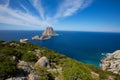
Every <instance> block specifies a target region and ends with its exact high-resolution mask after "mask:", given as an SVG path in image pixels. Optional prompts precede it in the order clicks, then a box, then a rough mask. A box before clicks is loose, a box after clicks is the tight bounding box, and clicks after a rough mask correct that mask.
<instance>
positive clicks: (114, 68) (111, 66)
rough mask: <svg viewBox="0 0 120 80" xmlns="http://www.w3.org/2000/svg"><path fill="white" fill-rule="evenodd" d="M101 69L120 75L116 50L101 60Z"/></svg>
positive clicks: (119, 56) (119, 60)
mask: <svg viewBox="0 0 120 80" xmlns="http://www.w3.org/2000/svg"><path fill="white" fill-rule="evenodd" d="M101 68H102V70H107V71H111V72H113V73H116V74H120V50H117V51H115V52H114V53H112V54H111V55H109V56H107V57H105V58H103V60H102V64H101Z"/></svg>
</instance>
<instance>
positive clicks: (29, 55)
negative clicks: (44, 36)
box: [22, 52, 38, 62]
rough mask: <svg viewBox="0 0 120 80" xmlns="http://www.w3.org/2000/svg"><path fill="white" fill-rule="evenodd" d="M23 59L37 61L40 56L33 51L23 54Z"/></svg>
mask: <svg viewBox="0 0 120 80" xmlns="http://www.w3.org/2000/svg"><path fill="white" fill-rule="evenodd" d="M22 59H23V60H25V61H29V62H36V61H37V60H38V57H37V56H36V55H35V54H34V53H32V52H27V53H24V54H23V56H22Z"/></svg>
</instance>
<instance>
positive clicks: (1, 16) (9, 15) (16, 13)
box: [0, 0, 48, 26]
mask: <svg viewBox="0 0 120 80" xmlns="http://www.w3.org/2000/svg"><path fill="white" fill-rule="evenodd" d="M21 6H22V8H23V9H24V10H26V13H24V12H22V11H21V10H15V9H12V8H10V7H9V0H6V4H5V5H0V23H4V24H12V25H23V26H47V25H48V23H47V22H46V21H44V20H41V19H40V17H36V16H33V15H31V14H30V12H29V10H28V9H27V8H26V7H25V6H24V5H22V4H21Z"/></svg>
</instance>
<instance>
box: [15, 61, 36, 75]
mask: <svg viewBox="0 0 120 80" xmlns="http://www.w3.org/2000/svg"><path fill="white" fill-rule="evenodd" d="M17 66H18V68H20V69H22V70H23V71H24V72H26V73H27V74H29V73H32V72H34V70H33V69H32V67H31V66H30V65H29V64H28V63H27V62H25V61H20V62H19V63H18V65H17Z"/></svg>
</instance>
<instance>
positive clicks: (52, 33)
mask: <svg viewBox="0 0 120 80" xmlns="http://www.w3.org/2000/svg"><path fill="white" fill-rule="evenodd" d="M42 35H43V36H57V35H58V34H57V33H56V32H55V31H54V30H53V28H52V27H47V28H46V30H45V31H44V32H43V34H42Z"/></svg>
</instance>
